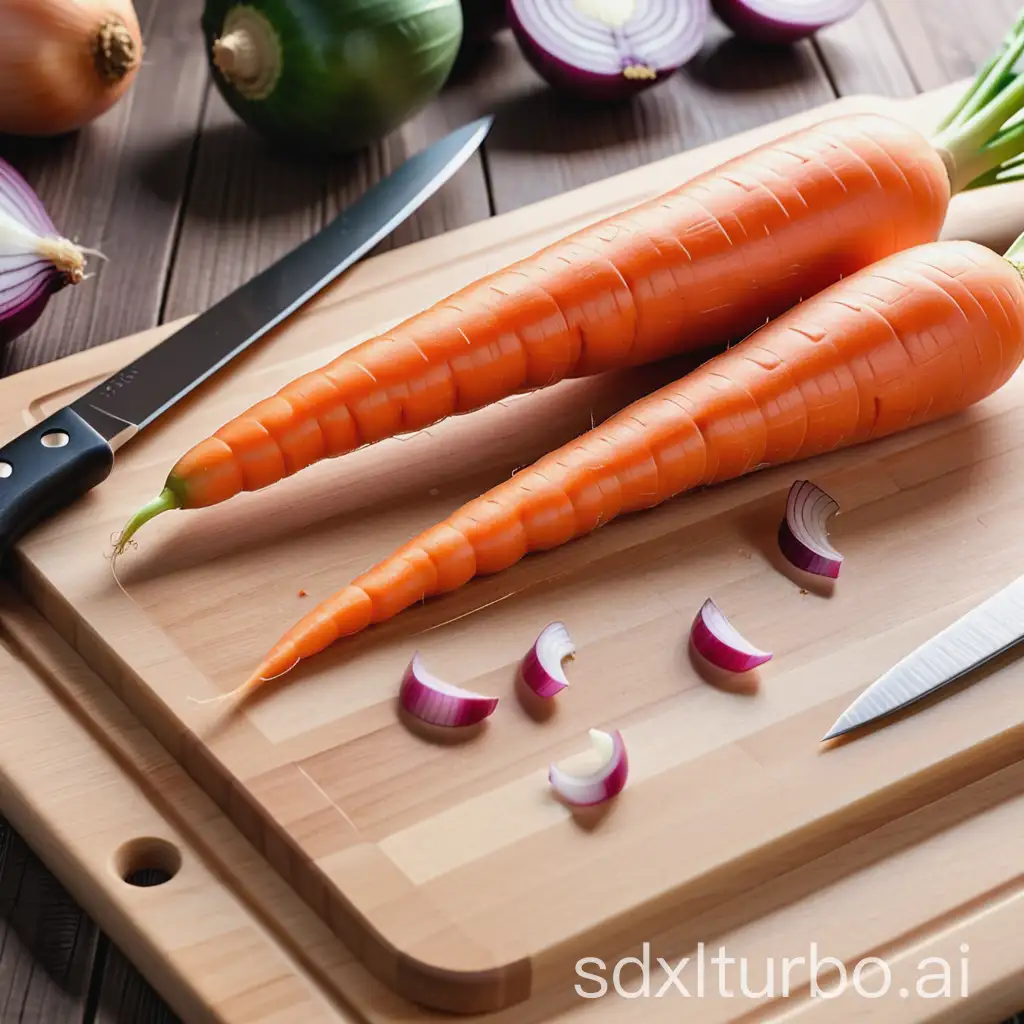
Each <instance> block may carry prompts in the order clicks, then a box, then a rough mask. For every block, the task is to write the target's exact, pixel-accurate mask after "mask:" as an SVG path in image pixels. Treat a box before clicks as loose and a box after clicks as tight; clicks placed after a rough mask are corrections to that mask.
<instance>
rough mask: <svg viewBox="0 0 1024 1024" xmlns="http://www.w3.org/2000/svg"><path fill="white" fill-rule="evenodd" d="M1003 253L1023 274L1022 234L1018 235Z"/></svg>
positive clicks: (1023, 242)
mask: <svg viewBox="0 0 1024 1024" xmlns="http://www.w3.org/2000/svg"><path fill="white" fill-rule="evenodd" d="M1003 255H1004V256H1005V257H1006V259H1008V260H1009V261H1010V262H1011V263H1012V264H1013V265H1014V266H1015V267H1016V268H1017V269H1018V270H1019V271H1020V272H1021V274H1024V234H1022V235H1019V236H1018V237H1017V239H1016V240H1015V241H1014V242H1013V244H1012V245H1011V246H1010V248H1009V249H1007V250H1006V252H1005V253H1003Z"/></svg>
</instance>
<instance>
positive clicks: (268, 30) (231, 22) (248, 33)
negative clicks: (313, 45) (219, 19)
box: [211, 7, 281, 100]
mask: <svg viewBox="0 0 1024 1024" xmlns="http://www.w3.org/2000/svg"><path fill="white" fill-rule="evenodd" d="M211 56H212V57H213V63H214V65H215V66H216V67H217V70H218V71H220V73H221V74H222V75H223V76H224V78H225V79H226V80H227V81H228V82H229V83H230V84H231V85H232V86H233V87H234V88H235V89H237V90H238V92H240V93H241V94H242V95H243V96H244V97H245V98H246V99H249V100H262V99H265V98H266V97H267V96H269V95H270V94H271V93H272V92H273V91H274V86H275V85H277V80H278V78H279V77H280V75H281V42H280V40H279V39H278V36H277V33H276V32H275V31H274V27H273V25H271V24H270V22H269V21H268V20H267V18H266V16H265V15H263V14H261V13H260V12H259V11H257V10H255V9H254V8H252V7H233V8H232V9H231V11H230V12H229V13H228V16H227V17H226V18H225V19H224V25H223V26H222V31H221V35H220V37H219V38H218V39H216V40H214V43H213V52H212V54H211Z"/></svg>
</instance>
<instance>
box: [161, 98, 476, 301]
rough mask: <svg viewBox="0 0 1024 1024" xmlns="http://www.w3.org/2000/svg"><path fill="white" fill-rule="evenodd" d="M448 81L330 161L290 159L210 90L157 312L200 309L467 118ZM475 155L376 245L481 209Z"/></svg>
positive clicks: (469, 218)
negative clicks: (376, 138) (356, 148)
mask: <svg viewBox="0 0 1024 1024" xmlns="http://www.w3.org/2000/svg"><path fill="white" fill-rule="evenodd" d="M465 88H467V87H466V86H465V84H464V83H462V82H460V81H459V80H456V81H454V82H452V83H451V84H450V85H449V87H448V89H447V90H446V91H445V92H444V93H443V94H442V95H441V96H440V97H438V99H437V100H436V101H435V102H434V103H433V104H431V105H430V106H429V107H428V108H427V109H425V110H424V111H423V112H422V113H421V114H419V115H418V116H417V117H415V118H413V119H412V120H410V121H409V122H408V123H406V124H405V125H403V126H402V127H401V128H399V129H398V130H397V131H395V132H393V133H392V134H391V135H390V136H389V137H388V138H387V139H385V140H383V141H382V142H381V143H380V144H379V145H376V146H372V147H370V148H368V149H367V150H366V151H364V152H361V153H359V154H356V155H353V156H350V157H343V158H340V159H335V160H331V161H308V160H304V161H303V160H299V159H296V158H294V157H293V156H291V155H289V154H287V153H285V152H282V151H280V150H278V149H276V148H274V147H272V146H270V145H269V144H267V143H265V142H264V141H263V140H262V139H261V138H259V137H258V136H256V135H255V134H254V133H253V132H251V131H250V130H249V129H248V128H246V127H245V125H243V124H242V122H241V121H239V120H238V118H237V117H235V115H234V114H233V113H232V112H231V111H230V109H229V108H228V106H227V104H226V103H225V102H224V100H223V99H222V98H221V96H220V94H219V93H218V92H217V91H216V89H214V88H213V87H212V86H211V87H210V89H209V94H208V100H207V106H206V113H205V116H204V118H203V124H202V130H201V134H200V137H199V141H198V143H197V160H196V169H195V178H194V181H193V184H192V188H191V189H190V191H189V199H188V204H187V207H186V210H185V214H184V219H183V223H182V229H181V239H180V243H179V246H178V252H177V258H176V260H175V264H174V269H173V271H172V272H171V274H170V279H169V286H168V293H167V301H166V305H165V308H164V311H163V312H164V317H165V318H167V319H176V318H177V317H180V316H186V315H189V314H192V313H197V312H200V311H201V310H203V309H206V308H207V307H208V306H210V305H212V304H213V303H214V302H216V301H217V300H219V299H221V298H223V296H224V295H226V294H227V293H228V292H230V291H232V290H233V289H235V288H237V287H238V285H240V284H242V283H243V282H244V281H247V280H249V278H251V277H253V276H255V275H256V274H257V273H259V271H261V270H263V269H265V268H266V267H267V266H269V265H270V264H271V263H273V262H274V261H275V260H276V259H278V258H280V257H281V256H283V255H284V254H285V253H287V252H288V251H290V250H291V249H293V248H294V247H295V246H297V245H298V244H299V243H300V242H303V241H305V240H306V239H307V238H309V237H310V236H312V235H313V234H315V233H316V232H317V231H319V230H320V228H321V227H323V226H324V224H325V223H327V221H328V220H330V219H332V218H333V217H334V216H335V215H337V214H338V213H339V212H341V210H342V209H343V208H344V207H345V206H346V205H348V204H349V203H351V202H354V201H355V200H356V199H358V198H359V197H360V196H361V195H362V194H363V193H364V192H366V191H367V189H368V188H369V187H370V186H371V185H373V184H374V183H376V182H377V181H380V180H381V179H382V178H384V177H386V176H387V175H388V174H389V173H390V172H391V171H393V170H394V169H395V168H396V167H398V166H399V165H400V164H401V163H402V162H403V161H404V160H405V159H406V158H407V157H408V156H410V155H411V154H412V153H413V152H417V151H419V150H420V149H422V148H423V147H424V146H426V145H429V144H430V143H431V142H434V141H436V140H437V139H439V138H442V137H443V136H444V135H446V134H447V133H448V132H450V131H453V130H454V129H455V128H458V127H459V126H460V125H461V124H463V123H465V122H466V121H467V120H470V117H469V116H463V111H464V109H465V96H464V91H465ZM481 160H482V158H481V156H480V154H479V153H477V154H475V155H474V156H473V157H472V158H471V159H470V160H469V161H467V163H466V165H465V166H464V167H463V168H461V169H460V170H459V172H458V173H457V174H456V175H455V176H454V178H453V179H452V180H451V181H450V182H449V183H448V184H446V186H445V187H444V188H443V189H442V190H441V191H440V192H439V193H438V194H437V195H435V196H433V197H432V198H431V199H430V200H428V201H427V202H426V203H425V204H424V205H423V207H422V208H421V209H420V210H419V211H417V212H416V213H415V214H413V216H412V217H411V218H410V219H409V220H408V221H407V222H406V223H405V224H403V225H401V226H399V227H398V228H397V229H396V230H395V231H394V232H393V233H392V234H391V235H390V236H389V237H388V238H387V239H385V240H384V241H383V242H381V243H380V245H379V246H378V247H377V249H376V251H377V252H378V253H379V252H384V251H386V250H387V249H389V248H393V247H396V246H400V245H403V244H406V243H408V242H409V241H412V240H415V239H417V238H422V237H428V236H430V235H435V234H439V233H441V232H442V231H447V230H451V229H452V228H457V227H461V226H462V225H463V224H469V223H472V222H473V221H477V220H481V219H483V218H486V217H487V216H489V213H490V207H489V204H488V199H487V187H486V183H485V179H484V172H483V166H482V163H481Z"/></svg>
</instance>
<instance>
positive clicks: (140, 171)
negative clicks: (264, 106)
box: [0, 0, 206, 373]
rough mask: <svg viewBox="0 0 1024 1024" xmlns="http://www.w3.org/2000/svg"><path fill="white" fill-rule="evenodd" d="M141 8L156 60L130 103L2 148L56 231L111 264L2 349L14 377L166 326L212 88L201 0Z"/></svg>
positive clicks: (159, 0)
mask: <svg viewBox="0 0 1024 1024" xmlns="http://www.w3.org/2000/svg"><path fill="white" fill-rule="evenodd" d="M136 6H137V9H138V13H139V19H140V23H141V26H142V31H143V40H144V43H145V46H146V55H145V62H144V64H143V67H142V68H141V69H140V71H139V74H138V77H137V79H136V83H135V85H134V86H133V88H132V89H131V90H130V92H129V93H128V94H127V95H126V96H125V98H124V99H123V100H122V102H120V103H119V104H118V105H117V106H115V107H114V108H113V109H112V110H111V111H109V112H108V113H107V114H106V115H104V116H103V117H101V118H99V119H98V120H97V121H95V122H94V123H93V124H91V125H89V126H87V127H86V128H84V129H83V130H82V131H80V132H78V133H76V134H74V135H70V136H65V137H62V138H59V139H42V140H32V141H29V140H14V139H7V140H4V142H3V144H2V145H0V153H2V155H3V156H4V157H6V158H8V159H10V160H11V161H12V162H13V163H14V165H15V166H16V167H18V169H19V170H21V171H22V173H24V174H25V175H26V176H27V178H28V180H29V182H30V183H31V184H32V185H33V186H34V187H35V188H36V189H37V191H38V192H39V194H40V196H41V198H42V199H43V201H44V203H45V204H46V206H47V208H48V210H49V212H50V215H51V217H52V219H53V220H54V222H55V224H56V225H57V227H58V228H59V229H60V230H61V231H63V232H64V233H65V234H67V235H69V236H70V237H72V238H75V239H77V240H78V241H80V242H81V244H83V245H87V246H91V247H93V248H96V249H99V250H101V251H102V252H103V253H104V254H105V255H106V256H107V258H108V259H107V262H98V261H96V260H92V261H91V262H90V267H91V268H92V270H94V271H95V277H94V278H92V279H90V280H87V281H85V282H83V283H82V284H81V285H79V286H77V287H75V288H73V289H65V290H64V291H63V292H62V293H61V294H60V295H58V296H56V297H55V298H54V299H53V300H52V301H51V302H50V304H49V306H48V307H47V309H46V312H45V313H44V314H43V316H42V317H41V319H40V320H39V322H38V323H37V324H36V325H35V326H34V327H33V328H32V330H31V331H29V332H28V333H26V334H25V335H24V336H23V337H21V338H19V339H18V340H17V341H16V342H15V343H14V344H13V345H11V346H10V347H9V348H8V349H7V350H6V351H4V352H2V353H0V360H2V363H0V369H2V371H3V372H6V373H13V372H15V371H16V370H19V369H23V368H25V367H27V366H33V365H36V364H38V363H41V362H46V361H47V360H50V359H53V358H56V357H57V356H63V355H68V354H70V353H71V352H76V351H79V350H81V349H85V348H88V347H89V346H90V345H94V344H96V343H97V342H102V341H109V340H110V339H111V338H116V337H118V336H120V335H123V334H130V333H132V332H134V331H139V330H142V329H143V328H146V327H152V326H153V325H154V324H156V323H157V322H158V314H159V310H160V301H161V295H162V293H163V287H164V281H165V279H166V277H167V274H168V271H169V268H170V265H171V259H172V250H173V242H174V236H175V230H176V227H177V221H178V216H179V212H180V206H181V202H182V197H183V195H184V192H185V189H186V184H187V179H188V169H189V157H190V151H191V147H192V142H193V139H194V136H195V131H196V127H197V124H198V119H199V112H200V106H201V102H202V97H203V94H204V91H205V81H206V71H205V63H204V60H203V55H202V51H201V49H200V48H199V47H198V46H197V43H196V34H195V31H194V29H195V24H196V21H197V19H198V17H199V12H200V11H201V9H202V0H140V2H139V3H138V4H137V5H136Z"/></svg>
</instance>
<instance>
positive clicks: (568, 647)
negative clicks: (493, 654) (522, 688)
mask: <svg viewBox="0 0 1024 1024" xmlns="http://www.w3.org/2000/svg"><path fill="white" fill-rule="evenodd" d="M575 653H576V646H575V645H574V644H573V642H572V638H571V637H570V636H569V631H568V630H567V629H566V628H565V626H564V625H563V624H562V623H561V622H552V623H551V625H549V626H546V627H545V628H544V629H543V631H542V632H541V634H540V636H539V637H537V639H536V640H535V641H534V643H533V646H532V647H531V648H530V650H529V651H528V652H527V655H526V657H525V658H524V659H523V664H522V670H521V671H522V676H523V682H524V683H526V685H527V686H528V687H529V688H530V689H531V690H532V691H533V692H534V693H535V694H537V696H538V697H553V696H554V695H555V694H556V693H558V692H559V691H560V690H564V689H565V688H566V687H567V686H568V685H569V680H568V679H566V678H565V669H563V668H562V662H563V661H564V660H565V659H566V658H571V657H572V656H573V655H574V654H575Z"/></svg>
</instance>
